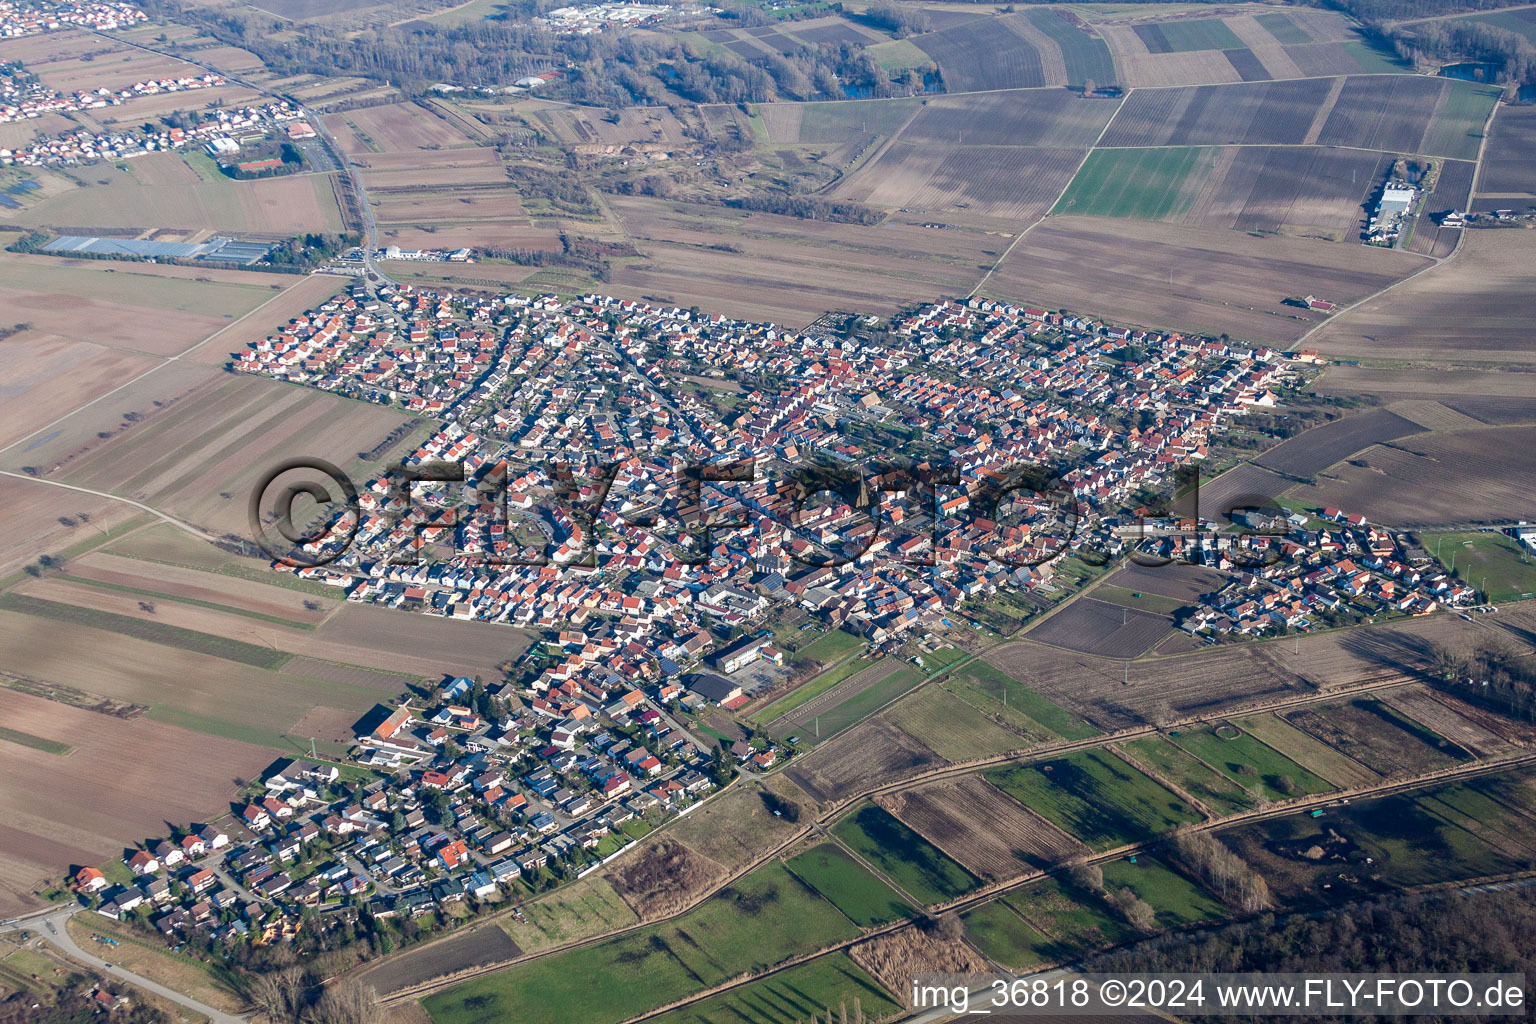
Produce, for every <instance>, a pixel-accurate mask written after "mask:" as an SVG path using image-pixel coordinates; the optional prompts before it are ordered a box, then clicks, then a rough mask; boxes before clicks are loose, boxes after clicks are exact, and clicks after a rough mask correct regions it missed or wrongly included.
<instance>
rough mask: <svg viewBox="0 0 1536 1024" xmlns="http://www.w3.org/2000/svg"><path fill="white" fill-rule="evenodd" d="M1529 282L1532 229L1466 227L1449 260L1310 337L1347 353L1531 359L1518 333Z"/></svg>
mask: <svg viewBox="0 0 1536 1024" xmlns="http://www.w3.org/2000/svg"><path fill="white" fill-rule="evenodd" d="M1533 285H1536V232H1533V231H1490V230H1481V231H1468V232H1467V238H1466V241H1465V242H1463V244H1462V251H1461V252H1460V253H1459V254H1458V255H1457V257H1456V258H1455V259H1454V260H1450V261H1449V262H1447V263H1444V264H1442V265H1441V266H1439V267H1436V268H1434V269H1433V270H1430V271H1427V272H1426V273H1424V274H1422V275H1420V276H1419V277H1417V278H1415V279H1414V280H1412V281H1410V282H1408V283H1407V284H1404V285H1402V286H1400V287H1398V288H1394V289H1392V291H1391V292H1389V293H1387V294H1385V295H1382V296H1380V297H1379V298H1375V299H1372V300H1371V301H1369V302H1366V303H1364V304H1363V305H1361V306H1360V307H1359V308H1358V309H1353V310H1350V311H1349V312H1348V313H1345V314H1343V315H1341V316H1339V317H1338V318H1337V319H1336V320H1334V321H1333V322H1331V323H1330V324H1328V326H1327V327H1325V328H1324V329H1323V330H1321V331H1318V332H1317V334H1316V335H1315V336H1314V337H1313V338H1311V339H1309V341H1310V343H1311V344H1312V346H1313V347H1315V348H1316V349H1317V350H1318V351H1320V352H1325V353H1328V354H1330V355H1337V356H1340V357H1343V358H1350V359H1395V360H1422V361H1425V362H1431V363H1449V362H1455V363H1475V362H1483V363H1492V364H1495V365H1498V366H1508V365H1515V366H1519V365H1526V364H1530V363H1533V362H1536V350H1533V349H1532V348H1531V346H1530V345H1529V344H1527V343H1526V341H1525V340H1524V337H1523V333H1522V332H1523V331H1525V329H1526V327H1527V326H1528V323H1529V306H1530V303H1529V295H1530V293H1531V289H1532V287H1533ZM1317 294H1319V295H1322V294H1325V292H1323V291H1319V292H1317ZM1330 297H1331V296H1330ZM1330 386H1333V385H1332V383H1331V382H1330ZM1521 386H1522V387H1525V386H1526V385H1525V384H1524V382H1522V383H1521Z"/></svg>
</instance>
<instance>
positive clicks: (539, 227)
mask: <svg viewBox="0 0 1536 1024" xmlns="http://www.w3.org/2000/svg"><path fill="white" fill-rule="evenodd" d="M379 235H380V237H382V238H383V239H384V240H385V241H386V243H393V244H395V245H398V246H400V247H401V248H403V249H446V248H452V249H465V248H484V247H487V246H507V247H509V248H513V249H545V250H548V251H550V252H559V251H560V231H559V229H558V228H557V227H555V226H553V225H552V224H550V223H549V222H542V223H539V224H535V223H533V222H531V221H529V220H528V219H527V218H526V217H519V218H516V219H514V220H510V221H500V222H498V221H466V222H463V223H458V224H424V225H416V224H394V225H390V226H388V227H381V228H380V229H379ZM537 269H538V268H537V267H519V266H506V265H500V266H498V265H496V264H487V263H476V264H474V265H472V266H462V265H459V264H453V265H451V266H447V267H442V266H439V265H436V264H431V263H423V264H420V265H418V266H415V267H406V266H405V265H403V264H396V265H395V266H393V267H392V268H391V271H392V272H394V271H399V272H402V273H411V274H423V275H434V274H455V275H458V274H462V275H466V276H470V277H480V278H497V279H505V280H506V281H508V282H509V283H516V282H517V281H520V280H522V277H518V276H513V275H516V274H517V273H519V272H521V271H528V272H530V273H531V272H534V271H536V270H537ZM525 276H526V275H525Z"/></svg>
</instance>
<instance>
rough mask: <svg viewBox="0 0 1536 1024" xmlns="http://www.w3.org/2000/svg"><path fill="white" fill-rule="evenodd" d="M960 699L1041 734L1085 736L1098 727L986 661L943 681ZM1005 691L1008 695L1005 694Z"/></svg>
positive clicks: (1065, 737)
mask: <svg viewBox="0 0 1536 1024" xmlns="http://www.w3.org/2000/svg"><path fill="white" fill-rule="evenodd" d="M942 685H943V686H944V687H945V689H948V690H950V691H951V692H952V693H954V694H955V695H956V696H957V697H959V698H960V699H961V700H963V701H965V702H966V703H967V704H969V705H971V707H973V708H975V709H976V710H978V711H980V712H982V713H983V714H988V715H1001V716H1002V717H1003V719H1004V721H1007V722H1008V723H1009V724H1010V725H1013V726H1014V727H1015V728H1019V729H1023V730H1024V731H1025V732H1028V733H1032V734H1035V735H1038V736H1040V737H1041V738H1042V739H1050V738H1051V737H1053V736H1055V737H1060V738H1061V739H1064V740H1086V739H1091V738H1092V737H1094V736H1097V735H1098V734H1099V731H1098V730H1097V729H1095V728H1094V727H1093V726H1091V725H1089V724H1088V723H1087V722H1085V721H1083V720H1082V719H1081V718H1078V717H1077V716H1076V715H1074V714H1072V712H1070V711H1068V710H1067V709H1066V708H1063V707H1062V706H1061V705H1059V704H1056V703H1054V702H1053V701H1051V700H1048V699H1047V698H1045V697H1042V696H1041V695H1040V694H1038V693H1036V692H1035V691H1033V690H1031V689H1029V688H1028V687H1027V686H1025V685H1024V684H1023V683H1021V682H1019V681H1018V680H1017V679H1014V678H1012V677H1010V676H1008V675H1007V674H1005V673H1004V672H1002V671H1001V670H1000V669H998V668H997V667H996V666H994V665H992V664H990V663H989V662H985V661H980V660H977V661H972V662H969V663H968V664H966V665H965V666H964V667H962V668H959V669H956V670H955V671H954V673H953V674H952V675H950V677H949V678H948V679H945V680H944V682H943V684H942ZM1004 694H1006V695H1007V696H1006V697H1005V696H1004Z"/></svg>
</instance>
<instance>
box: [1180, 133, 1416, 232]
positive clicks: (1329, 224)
mask: <svg viewBox="0 0 1536 1024" xmlns="http://www.w3.org/2000/svg"><path fill="white" fill-rule="evenodd" d="M1391 162H1392V158H1391V157H1390V156H1389V155H1387V154H1382V153H1362V152H1359V151H1356V150H1342V149H1325V148H1322V147H1312V146H1308V147H1297V146H1280V147H1273V148H1271V147H1265V146H1245V147H1242V148H1238V149H1227V150H1224V151H1222V153H1221V154H1219V158H1218V161H1217V168H1216V173H1213V174H1212V176H1211V178H1210V179H1209V180H1208V181H1207V182H1205V183H1204V185H1203V187H1202V189H1201V192H1200V195H1199V196H1198V197H1197V199H1196V200H1195V202H1194V204H1193V205H1192V206H1191V207H1190V210H1189V212H1188V213H1187V214H1186V215H1185V216H1184V218H1183V220H1184V222H1185V223H1187V224H1195V225H1199V226H1201V227H1212V228H1232V229H1237V230H1242V231H1263V232H1276V233H1281V234H1287V235H1297V236H1302V237H1314V238H1323V239H1326V240H1328V241H1334V242H1354V241H1356V240H1358V237H1359V232H1360V229H1361V226H1362V224H1363V223H1364V221H1365V203H1366V200H1367V198H1368V197H1369V196H1370V195H1371V193H1372V192H1373V191H1374V190H1375V189H1376V188H1377V186H1378V185H1379V184H1380V182H1381V181H1382V180H1383V176H1384V175H1385V174H1386V171H1387V169H1388V167H1390V165H1391Z"/></svg>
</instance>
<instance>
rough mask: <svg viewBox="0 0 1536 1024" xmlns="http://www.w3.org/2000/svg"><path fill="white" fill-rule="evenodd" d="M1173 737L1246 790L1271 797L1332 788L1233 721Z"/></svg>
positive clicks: (1187, 730)
mask: <svg viewBox="0 0 1536 1024" xmlns="http://www.w3.org/2000/svg"><path fill="white" fill-rule="evenodd" d="M1170 735H1172V734H1170ZM1172 739H1173V742H1174V743H1176V744H1178V745H1179V746H1180V747H1183V748H1184V749H1185V750H1187V751H1189V752H1190V753H1191V754H1193V755H1195V756H1196V757H1198V758H1200V760H1202V761H1204V762H1205V763H1206V764H1208V765H1210V766H1211V767H1212V768H1214V769H1216V770H1217V771H1218V772H1220V773H1221V774H1223V775H1225V776H1226V777H1227V778H1229V779H1231V780H1232V781H1233V782H1235V783H1237V784H1238V785H1240V786H1242V787H1244V788H1245V789H1250V790H1258V791H1259V792H1262V793H1263V794H1264V795H1265V796H1267V797H1269V798H1270V799H1271V800H1283V799H1285V798H1286V797H1293V796H1300V795H1302V794H1304V793H1326V792H1327V791H1328V790H1329V789H1330V788H1331V787H1330V786H1329V785H1328V781H1327V780H1326V779H1322V778H1319V777H1318V776H1316V775H1314V774H1312V773H1311V772H1309V771H1307V769H1305V768H1303V767H1302V766H1301V765H1299V764H1297V763H1296V762H1295V761H1292V760H1291V759H1290V758H1288V757H1286V756H1285V755H1284V754H1282V753H1280V752H1279V751H1278V750H1276V749H1274V748H1273V747H1270V746H1268V745H1266V744H1264V743H1261V742H1259V741H1258V740H1257V739H1255V738H1254V737H1252V736H1250V735H1248V734H1247V733H1245V732H1243V731H1242V730H1241V729H1239V728H1237V726H1235V725H1233V724H1232V723H1230V722H1223V723H1221V724H1219V725H1214V726H1199V727H1196V728H1192V729H1180V730H1179V731H1178V735H1177V736H1173V737H1172Z"/></svg>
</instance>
